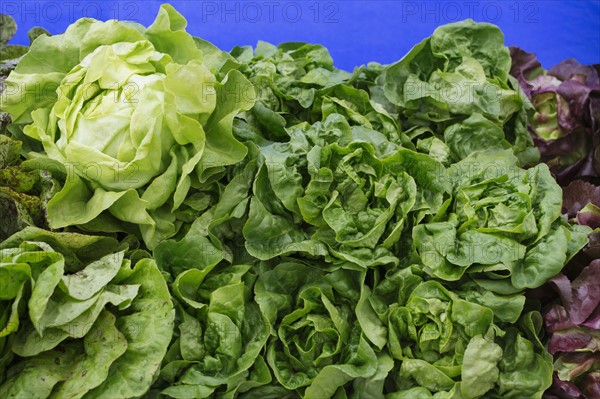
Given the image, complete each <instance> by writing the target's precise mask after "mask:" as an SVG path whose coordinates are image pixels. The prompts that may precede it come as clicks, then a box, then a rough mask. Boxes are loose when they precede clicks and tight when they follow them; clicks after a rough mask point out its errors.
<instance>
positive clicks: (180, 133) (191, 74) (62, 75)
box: [2, 5, 254, 247]
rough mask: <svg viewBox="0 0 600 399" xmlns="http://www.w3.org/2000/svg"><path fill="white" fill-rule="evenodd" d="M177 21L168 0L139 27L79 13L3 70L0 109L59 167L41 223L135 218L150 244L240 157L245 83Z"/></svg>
mask: <svg viewBox="0 0 600 399" xmlns="http://www.w3.org/2000/svg"><path fill="white" fill-rule="evenodd" d="M185 26H186V21H185V19H184V18H183V17H182V16H181V15H180V14H179V13H177V12H176V11H175V10H174V9H173V8H172V7H171V6H169V5H164V6H162V7H161V9H160V11H159V14H158V16H157V18H156V20H155V21H154V23H153V24H152V25H150V26H149V27H148V28H144V27H142V26H140V25H137V24H132V23H126V22H118V21H108V22H100V21H96V20H92V19H81V20H79V21H77V22H76V23H74V24H73V25H71V26H70V27H69V28H68V29H67V31H66V32H65V33H64V34H62V35H57V36H52V37H47V36H45V37H40V38H39V39H38V40H36V41H35V43H34V44H33V45H32V46H31V49H30V51H29V52H28V53H27V54H26V55H25V56H24V57H23V59H22V60H21V62H19V65H18V67H17V68H16V69H15V71H14V72H12V73H11V75H10V76H9V78H8V79H7V81H6V85H7V91H6V93H5V94H7V95H6V97H5V98H3V104H2V108H3V109H5V110H6V111H7V112H8V113H9V114H10V116H11V117H12V120H13V123H14V124H16V125H17V127H15V128H18V127H23V130H24V133H25V135H26V136H29V137H31V138H33V139H35V140H38V141H40V142H41V143H42V144H43V148H44V151H45V153H46V156H47V157H48V158H50V159H51V160H54V161H58V162H59V163H60V164H62V165H63V166H64V168H65V169H66V173H67V178H66V181H65V183H64V187H63V189H62V190H61V191H60V193H58V194H57V195H56V196H55V197H54V198H53V199H52V200H51V201H50V203H49V204H48V220H49V223H50V227H52V228H61V227H66V226H70V225H83V226H84V227H85V228H87V229H90V230H106V229H109V230H115V231H121V230H124V229H126V227H125V228H124V227H123V226H130V228H129V230H131V229H133V230H136V229H138V226H139V231H140V232H141V235H142V237H143V239H144V241H145V242H146V244H147V245H148V246H149V247H153V246H155V245H156V244H157V243H158V241H159V240H160V239H164V238H168V237H170V236H172V235H174V234H175V233H176V232H177V230H178V229H179V227H180V225H181V223H182V222H181V220H180V219H179V218H178V216H177V214H176V212H177V211H183V210H184V208H186V207H187V208H189V205H185V204H183V203H184V200H185V199H186V197H187V196H188V194H191V193H192V192H193V191H194V190H195V189H199V188H201V187H202V186H203V185H208V184H209V183H210V182H212V181H214V180H215V179H217V178H218V177H220V176H222V174H223V167H224V166H225V165H231V164H234V163H236V162H238V161H240V160H242V159H243V158H244V156H245V155H246V147H245V146H243V145H242V144H241V143H239V142H238V141H237V140H236V139H234V138H233V136H232V135H231V124H232V120H233V117H234V116H235V115H236V114H237V113H238V112H240V111H242V110H245V109H249V108H250V107H251V106H252V104H253V102H254V100H253V96H254V89H253V87H252V86H251V85H250V84H249V82H248V81H247V80H246V79H245V78H244V77H243V75H241V74H240V73H239V72H237V71H236V70H229V71H228V72H227V73H226V74H224V76H223V77H222V78H217V76H215V75H214V74H213V72H214V73H217V71H216V68H215V67H214V65H213V64H212V63H211V62H210V60H207V61H208V62H207V61H205V59H204V57H211V56H213V57H214V55H213V54H212V53H211V52H208V51H207V54H206V55H205V54H203V52H202V51H201V50H200V49H199V45H197V42H196V41H195V40H194V38H193V37H192V36H191V35H189V34H188V33H186V32H185ZM207 65H208V66H207ZM211 66H212V67H213V68H212V69H213V71H212V72H211V70H210V69H209V68H210V67H211ZM217 74H218V73H217ZM182 205H183V206H182Z"/></svg>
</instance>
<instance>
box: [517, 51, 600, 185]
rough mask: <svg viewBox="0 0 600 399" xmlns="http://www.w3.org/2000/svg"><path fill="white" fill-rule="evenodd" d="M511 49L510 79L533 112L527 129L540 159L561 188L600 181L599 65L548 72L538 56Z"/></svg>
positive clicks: (568, 63)
mask: <svg viewBox="0 0 600 399" xmlns="http://www.w3.org/2000/svg"><path fill="white" fill-rule="evenodd" d="M510 50H511V58H512V66H511V75H512V76H513V77H515V78H516V79H517V80H518V81H519V84H520V86H521V88H522V89H523V91H524V92H525V94H526V95H527V97H528V98H529V100H530V101H531V103H532V105H533V107H534V108H535V114H534V115H533V117H532V118H531V119H530V120H529V126H528V127H529V131H530V133H531V135H532V137H533V140H534V143H535V144H536V146H537V147H538V148H539V150H540V153H541V155H542V160H543V161H544V162H546V163H548V165H549V166H550V168H551V170H552V172H553V173H554V174H555V176H556V178H557V180H558V181H559V183H560V184H561V185H563V186H565V185H567V184H568V183H569V182H570V181H572V180H573V179H575V178H579V177H599V176H600V175H599V172H600V162H599V160H600V150H598V144H599V142H600V139H598V135H599V134H600V126H599V123H598V118H599V116H600V76H599V74H598V70H597V68H596V67H595V66H591V65H581V64H580V63H579V62H577V61H576V60H574V59H568V60H565V61H563V62H561V63H560V64H558V65H555V66H554V67H552V68H551V69H550V70H548V71H544V70H543V68H542V67H541V65H540V63H539V61H538V60H537V58H536V57H535V55H534V54H531V53H527V52H525V51H523V50H521V49H519V48H516V47H513V48H511V49H510Z"/></svg>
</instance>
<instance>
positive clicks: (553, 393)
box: [544, 373, 586, 399]
mask: <svg viewBox="0 0 600 399" xmlns="http://www.w3.org/2000/svg"><path fill="white" fill-rule="evenodd" d="M544 399H586V398H585V396H583V393H581V390H580V389H579V388H578V387H577V385H575V384H573V383H572V382H569V381H563V380H561V379H560V378H558V375H557V374H556V373H554V375H553V376H552V387H550V389H548V390H547V391H546V392H545V393H544Z"/></svg>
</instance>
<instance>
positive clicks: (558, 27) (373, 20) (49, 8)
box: [0, 0, 600, 70]
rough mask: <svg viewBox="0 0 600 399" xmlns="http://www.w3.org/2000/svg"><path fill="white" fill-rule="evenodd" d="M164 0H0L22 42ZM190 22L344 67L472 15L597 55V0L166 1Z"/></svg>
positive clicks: (213, 34)
mask: <svg viewBox="0 0 600 399" xmlns="http://www.w3.org/2000/svg"><path fill="white" fill-rule="evenodd" d="M162 2H163V1H152V0H150V1H130V0H120V1H111V0H100V1H99V0H97V1H77V0H61V1H53V0H49V1H46V0H44V1H31V0H29V1H23V0H3V1H2V2H1V3H0V12H1V13H5V14H10V15H12V16H13V17H14V18H15V19H16V21H17V24H18V25H19V32H18V34H17V36H16V37H15V38H13V40H12V41H11V43H15V44H28V39H27V31H28V30H29V29H30V28H31V27H33V26H36V25H41V26H43V27H45V28H46V29H48V30H49V31H50V32H51V33H53V34H57V33H61V32H63V31H64V30H65V29H66V27H67V26H68V25H69V24H70V23H72V22H73V21H75V20H76V19H78V18H80V17H93V18H97V19H101V20H107V19H111V18H117V19H127V20H133V21H137V22H140V23H142V24H144V25H148V24H150V23H151V22H152V21H153V20H154V17H155V15H156V13H157V10H158V8H159V6H160V4H161V3H162ZM171 4H172V5H173V6H175V8H177V9H178V10H179V12H181V13H182V14H183V15H184V16H185V17H186V18H187V20H188V31H189V32H191V33H192V34H194V35H197V36H200V37H202V38H204V39H206V40H208V41H210V42H212V43H214V44H216V45H217V46H219V47H220V48H222V49H223V50H227V51H228V50H230V49H231V48H232V47H233V46H235V45H255V44H256V42H257V41H258V40H265V41H269V42H271V43H280V42H284V41H305V42H312V43H320V44H323V45H325V46H326V47H327V48H328V49H329V50H330V52H331V54H332V56H333V58H334V61H335V63H336V65H337V66H338V67H340V68H343V69H348V70H351V69H352V68H354V67H355V66H358V65H361V64H365V63H367V62H369V61H377V62H380V63H390V62H393V61H396V60H398V59H400V58H401V57H402V56H403V55H404V54H406V52H408V51H409V50H410V48H411V47H412V46H413V45H415V44H416V43H418V42H419V41H421V40H422V39H423V38H425V37H427V36H429V35H430V34H431V33H432V32H433V30H434V29H435V28H436V27H437V26H439V25H443V24H445V23H449V22H454V21H458V20H462V19H465V18H472V19H475V20H476V21H486V22H491V23H494V24H496V25H498V26H500V28H501V29H502V30H503V32H504V34H505V42H506V44H507V45H517V46H520V47H522V48H524V49H526V50H527V51H530V52H534V53H536V54H537V55H538V57H539V59H540V61H541V62H542V65H543V66H544V67H545V68H550V67H551V66H552V65H554V64H556V63H558V62H560V61H561V60H563V59H565V58H576V59H577V60H578V61H580V62H581V63H585V64H592V63H600V0H591V1H590V0H587V1H584V0H577V1H575V0H573V1H553V0H543V1H528V0H523V1H514V0H508V1H475V0H473V1H470V0H465V1H462V0H461V1H407V0H389V1H385V0H375V1H368V0H354V1H353V0H346V1H315V0H307V1H304V0H301V1H298V0H296V1H285V0H272V1H271V0H264V1H262V0H258V1H230V0H228V1H222V0H217V1H207V0H191V1H171Z"/></svg>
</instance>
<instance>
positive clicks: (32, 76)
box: [0, 5, 600, 399]
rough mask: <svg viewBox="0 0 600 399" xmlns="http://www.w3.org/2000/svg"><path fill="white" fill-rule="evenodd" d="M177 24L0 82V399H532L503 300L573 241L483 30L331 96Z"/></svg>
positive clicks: (513, 87) (54, 43)
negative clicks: (1, 174) (2, 180)
mask: <svg viewBox="0 0 600 399" xmlns="http://www.w3.org/2000/svg"><path fill="white" fill-rule="evenodd" d="M185 26H186V21H185V19H184V18H183V17H182V16H181V15H180V14H179V13H177V11H175V10H174V9H173V8H172V7H171V6H168V5H164V6H162V7H161V9H160V11H159V14H158V16H157V18H156V20H155V21H154V23H153V24H152V25H150V26H149V27H148V28H146V27H143V26H141V25H139V24H135V23H129V22H117V21H108V22H100V21H96V20H92V19H82V20H79V21H77V22H76V23H74V24H73V25H71V26H70V27H69V28H68V29H67V31H66V32H65V33H64V34H62V35H57V36H46V35H43V36H40V37H38V38H37V39H36V40H35V41H34V42H33V43H32V45H31V48H30V49H29V51H28V52H27V54H25V55H24V57H23V58H22V59H21V60H20V61H19V62H18V63H17V66H16V69H15V70H14V71H13V72H11V74H10V75H9V77H8V78H7V80H6V91H5V92H4V94H3V97H2V105H1V108H2V110H3V111H6V112H7V113H8V114H9V115H10V117H11V118H12V123H11V124H10V125H9V127H8V131H9V133H8V134H9V135H10V136H11V138H10V139H9V138H3V139H2V140H3V141H2V142H0V143H1V145H2V146H3V147H2V149H3V151H2V154H4V153H6V154H8V155H6V156H5V158H4V159H7V161H6V163H7V164H10V166H9V167H8V168H13V167H16V168H17V169H15V170H18V171H19V173H20V174H17V175H15V176H17V177H16V180H17V181H19V182H21V181H24V180H25V176H33V177H32V179H33V180H34V182H33V183H32V184H31V185H30V186H27V188H26V189H22V190H21V191H19V190H14V187H13V185H12V184H9V185H8V186H9V188H11V189H13V191H16V192H17V193H19V194H21V193H22V194H24V195H32V196H34V197H36V196H37V197H36V198H37V199H38V202H37V203H36V206H35V207H29V208H28V207H26V206H24V205H23V204H22V203H21V202H18V201H16V200H15V201H16V202H15V204H14V205H12V206H13V207H14V208H15V209H17V210H18V212H17V213H16V215H17V216H16V219H18V220H21V221H19V222H18V223H16V222H15V223H13V224H12V225H11V226H13V225H14V227H11V230H10V231H9V232H8V233H7V234H6V235H7V236H8V235H9V234H12V233H15V234H13V235H12V236H11V237H8V238H6V239H5V240H4V241H3V242H2V244H0V249H1V250H2V252H1V257H2V263H0V283H1V286H2V287H3V288H2V290H1V292H2V294H1V295H2V296H1V297H0V310H1V313H0V316H1V318H0V321H1V324H0V328H1V330H0V394H1V395H0V396H3V397H4V396H6V397H22V396H36V397H139V396H143V395H146V396H148V397H173V398H236V397H239V398H315V399H316V398H319V399H321V398H393V399H399V398H411V399H412V398H434V397H435V398H458V397H468V398H478V397H486V398H522V397H528V398H541V397H542V395H543V393H544V391H545V390H546V389H548V388H549V387H550V386H551V385H552V379H553V369H554V367H553V358H552V355H551V354H550V352H549V350H550V351H553V350H554V349H553V348H554V346H552V342H554V341H552V340H551V342H550V347H548V346H547V344H545V342H544V341H542V340H543V339H544V336H543V332H542V330H543V317H542V314H541V310H542V307H541V304H540V301H539V300H537V299H535V298H533V297H532V296H531V295H529V296H527V295H526V293H527V292H528V291H530V290H532V289H540V287H543V286H544V284H545V283H546V282H547V281H549V280H551V279H552V280H551V281H558V282H559V283H556V284H557V286H560V287H563V286H564V285H565V284H563V283H564V281H563V280H564V279H562V280H561V277H557V275H558V276H560V275H559V273H561V271H562V270H563V267H564V266H565V265H566V264H567V263H568V262H569V261H571V260H572V259H574V257H575V255H576V254H577V253H578V252H579V251H580V249H582V248H583V247H584V246H585V245H586V244H587V242H588V238H587V235H588V233H590V232H591V231H592V230H591V228H590V227H588V226H585V225H584V224H575V223H569V222H568V221H567V220H566V218H564V217H563V215H562V206H563V201H562V191H561V188H560V186H559V185H558V184H557V183H556V181H555V180H554V178H553V176H552V174H551V171H550V169H549V168H548V166H546V164H543V163H541V164H539V163H538V162H539V155H540V154H539V152H538V150H537V149H536V147H535V146H534V143H533V140H532V138H531V136H530V134H529V132H528V121H531V120H532V119H531V118H533V117H534V115H535V110H534V107H533V106H532V103H531V102H530V100H529V98H528V96H527V95H528V94H529V93H528V92H527V91H523V90H522V89H521V88H520V86H519V81H518V80H517V79H515V78H513V77H512V76H510V74H509V71H510V70H511V65H513V64H512V63H511V57H510V52H509V49H508V48H507V47H505V46H504V43H503V35H502V33H501V31H500V30H499V29H498V28H497V27H495V26H493V25H490V24H480V23H475V22H473V21H463V22H460V23H456V24H451V25H446V26H443V27H440V28H438V29H437V30H436V31H435V32H434V33H433V35H432V36H431V37H430V38H427V39H425V40H424V41H423V42H421V43H419V44H417V45H416V46H415V47H414V48H413V49H412V50H411V51H410V52H409V53H408V54H407V55H406V56H405V57H404V58H402V59H401V60H400V61H398V62H397V63H394V64H392V65H388V66H382V65H379V64H376V63H372V64H369V65H367V66H365V67H361V68H357V69H356V70H355V71H354V72H353V73H349V72H345V71H341V70H338V69H337V68H335V67H334V66H333V61H332V59H331V57H330V55H329V53H328V52H327V50H326V49H325V48H324V47H322V46H319V45H312V44H304V43H284V44H281V45H279V46H273V45H270V44H267V43H259V44H258V46H257V47H256V49H252V48H249V47H236V48H234V49H233V50H232V51H231V53H229V54H228V53H224V52H222V51H220V50H218V49H217V48H215V47H214V46H212V45H211V44H210V43H207V42H205V41H203V40H201V39H199V38H196V37H193V36H191V35H189V34H188V33H186V31H185ZM0 137H4V136H0ZM4 148H6V149H8V150H7V151H4ZM19 153H20V154H19ZM542 155H544V156H545V153H542ZM3 156H4V155H3ZM8 168H5V169H8ZM19 168H20V169H19ZM11 170H12V169H11ZM19 184H21V183H19ZM15 187H17V188H18V187H21V186H15ZM46 187H51V189H48V188H46ZM13 197H14V198H17V199H18V198H20V197H16V196H13ZM11 198H12V197H11ZM599 205H600V204H599ZM34 210H35V212H34ZM38 211H39V212H38ZM32 212H33V213H32ZM36 212H38V213H36ZM35 225H37V226H38V228H36V227H32V226H35ZM26 226H29V227H26ZM39 227H43V228H45V229H46V230H43V229H40V228H39ZM21 229H23V230H21ZM18 230H21V231H20V232H16V231H18ZM92 234H97V235H92ZM140 243H141V244H140ZM573 285H574V286H577V287H579V286H581V284H580V282H579V281H574V282H573ZM561 289H562V288H561ZM561 292H562V291H561ZM564 295H566V294H564ZM573 298H574V297H573ZM576 303H577V301H576V300H575V299H573V301H572V304H571V303H569V304H568V305H566V306H567V307H569V309H572V308H574V307H577V306H579V305H577V304H576ZM585 309H587V307H585ZM558 311H559V310H557V312H558ZM579 312H580V313H581V312H584V309H583V308H582V309H580V310H579ZM582 317H583V316H582V314H579V313H577V316H576V317H575V319H572V322H573V323H575V324H577V323H579V324H581V323H583V322H584V321H583V320H579V319H581V318H582ZM586 317H587V316H586ZM75 327H77V328H75ZM561 328H562V327H561ZM552 339H554V338H552ZM565 362H567V360H565V361H564V362H563V363H565ZM594 375H595V374H594ZM41 378H42V381H43V383H39V382H38V380H39V379H41Z"/></svg>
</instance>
